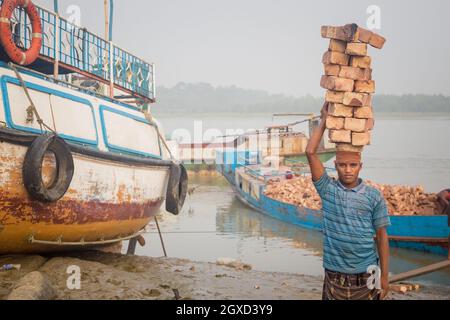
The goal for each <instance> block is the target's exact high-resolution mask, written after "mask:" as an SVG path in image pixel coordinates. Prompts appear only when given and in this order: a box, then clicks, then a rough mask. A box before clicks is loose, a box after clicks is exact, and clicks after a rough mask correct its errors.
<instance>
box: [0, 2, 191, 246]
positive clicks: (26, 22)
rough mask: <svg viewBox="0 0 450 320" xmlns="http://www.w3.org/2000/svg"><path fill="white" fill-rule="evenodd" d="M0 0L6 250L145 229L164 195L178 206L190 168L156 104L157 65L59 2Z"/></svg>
mask: <svg viewBox="0 0 450 320" xmlns="http://www.w3.org/2000/svg"><path fill="white" fill-rule="evenodd" d="M0 5H1V11H0V15H1V17H0V31H1V34H0V40H1V46H0V59H1V62H0V94H1V96H2V99H1V100H0V158H1V159H0V254H10V253H29V252H49V251H58V250H67V249H80V248H90V247H92V246H102V245H108V244H112V243H117V242H120V241H122V240H124V239H132V238H136V237H138V236H139V235H140V232H141V231H142V229H143V228H144V227H145V226H146V225H147V224H148V223H149V222H150V219H151V218H152V217H153V216H154V215H156V213H157V212H158V210H159V209H160V207H161V206H162V204H163V203H164V201H165V202H166V209H167V211H169V212H171V213H173V214H178V213H179V211H180V209H181V207H182V205H183V202H184V199H185V195H186V189H187V175H186V171H185V169H184V167H183V166H182V165H180V164H179V163H177V162H175V161H173V160H172V158H171V157H170V156H169V155H170V151H168V148H167V145H166V142H165V140H164V137H163V135H162V134H161V132H160V129H159V127H158V123H157V122H156V120H154V119H153V117H152V116H151V114H150V109H149V105H150V104H151V103H153V102H155V81H154V79H155V77H154V72H155V68H154V65H153V64H149V63H147V62H145V61H143V60H141V59H139V58H137V57H136V56H134V55H132V54H130V53H128V52H126V51H124V50H122V49H121V48H119V47H117V46H116V45H115V44H113V42H112V32H111V31H110V33H109V39H108V40H105V39H103V38H101V37H99V36H96V35H94V34H93V33H91V32H89V31H87V30H86V29H85V28H81V27H79V26H76V25H74V24H72V23H70V22H69V21H68V20H65V19H63V18H61V17H60V16H59V14H58V13H57V1H55V12H51V11H48V10H46V9H43V8H40V7H37V6H35V5H34V4H33V3H32V2H31V1H22V0H0ZM111 15H112V1H111ZM111 30H112V29H111ZM105 37H108V35H105Z"/></svg>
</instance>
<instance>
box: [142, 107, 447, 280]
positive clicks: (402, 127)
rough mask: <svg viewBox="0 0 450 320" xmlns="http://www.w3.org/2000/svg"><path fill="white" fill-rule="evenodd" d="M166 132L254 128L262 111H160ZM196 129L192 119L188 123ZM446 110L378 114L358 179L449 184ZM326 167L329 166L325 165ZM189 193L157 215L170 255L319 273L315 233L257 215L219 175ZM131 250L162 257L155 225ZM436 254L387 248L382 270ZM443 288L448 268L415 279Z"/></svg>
mask: <svg viewBox="0 0 450 320" xmlns="http://www.w3.org/2000/svg"><path fill="white" fill-rule="evenodd" d="M159 120H160V121H161V122H162V123H163V124H164V126H165V131H166V134H169V135H170V133H171V132H173V131H174V130H176V129H179V128H185V129H187V130H194V126H195V124H194V121H200V120H202V125H203V130H207V129H209V128H215V129H217V130H219V131H220V130H221V131H223V132H225V131H226V129H227V128H243V129H248V128H261V127H264V126H265V125H268V124H270V123H271V118H270V117H268V116H263V115H259V116H255V117H250V116H247V117H246V116H245V115H239V116H237V115H234V116H233V115H221V116H217V115H204V116H190V117H189V116H188V117H174V116H160V117H159ZM196 125H197V126H198V123H197V124H196ZM449 136H450V115H444V116H442V115H439V116H437V115H436V116H426V117H425V116H419V115H408V116H407V117H406V116H393V115H391V116H389V115H387V116H380V117H378V119H377V123H376V128H375V131H374V135H373V143H372V146H370V147H367V148H366V150H365V152H364V156H363V158H364V168H363V171H362V177H363V178H368V179H371V180H374V181H376V182H379V183H393V184H406V185H409V184H413V185H416V184H420V185H423V186H424V187H425V189H426V191H429V192H437V191H440V190H442V189H444V188H450V178H449V177H450V148H449V147H448V137H449ZM329 165H332V163H331V162H330V163H329ZM190 184H191V186H195V187H196V189H195V192H194V193H193V194H192V195H191V196H189V197H188V199H187V201H186V204H185V207H184V209H183V212H182V213H181V214H180V215H179V216H172V215H170V214H167V213H164V214H162V215H161V217H160V219H161V221H160V226H161V230H162V232H163V238H164V241H165V245H166V249H167V254H168V255H169V256H170V257H179V258H187V259H192V260H199V261H210V262H213V261H216V260H217V259H218V258H223V257H226V258H233V259H238V260H241V261H243V262H246V263H250V264H251V265H253V268H254V269H256V270H261V271H281V272H294V273H301V274H307V275H322V274H323V269H322V234H321V233H320V232H316V231H311V230H306V229H302V228H300V227H296V226H292V225H290V224H287V223H284V222H281V221H278V220H275V219H273V218H270V217H267V216H264V215H263V214H261V213H258V212H256V211H254V210H252V209H250V208H248V207H246V206H245V205H243V204H242V203H241V202H240V201H239V200H238V199H237V198H236V197H235V196H234V194H233V191H232V190H231V188H230V187H229V185H228V184H227V182H226V181H225V180H224V179H223V178H222V177H220V176H215V177H214V176H194V177H192V178H191V179H190ZM151 230H152V232H151V233H150V234H148V235H146V238H147V242H148V244H147V245H146V246H145V247H144V248H138V249H137V254H140V255H147V256H161V255H163V251H162V247H161V243H160V240H159V237H158V234H157V232H156V228H155V227H154V226H151ZM444 258H445V257H443V256H438V255H433V254H424V253H421V252H415V251H412V250H405V249H398V248H391V262H390V271H391V272H392V273H399V272H403V271H407V270H411V269H413V268H416V267H420V266H425V265H427V264H430V263H433V262H437V261H440V260H442V259H444ZM415 280H417V281H421V282H425V283H426V282H432V283H434V284H442V285H447V286H450V270H445V271H440V272H436V273H433V274H430V275H425V276H421V277H418V278H416V279H415Z"/></svg>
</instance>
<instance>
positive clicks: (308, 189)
mask: <svg viewBox="0 0 450 320" xmlns="http://www.w3.org/2000/svg"><path fill="white" fill-rule="evenodd" d="M264 194H265V195H266V196H268V197H269V198H272V199H275V200H278V201H281V202H286V203H290V204H293V205H296V206H298V207H306V208H310V209H315V210H319V209H321V208H322V201H321V200H320V197H319V194H318V193H317V191H316V189H315V187H314V185H313V183H312V181H311V178H310V177H296V178H295V179H291V180H280V179H274V180H270V181H269V182H268V183H267V185H266V190H265V192H264Z"/></svg>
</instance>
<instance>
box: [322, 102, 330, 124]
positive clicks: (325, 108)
mask: <svg viewBox="0 0 450 320" xmlns="http://www.w3.org/2000/svg"><path fill="white" fill-rule="evenodd" d="M329 105H330V104H329V103H328V102H325V103H324V104H323V107H322V110H320V118H321V119H322V120H323V121H325V120H327V117H328V107H329Z"/></svg>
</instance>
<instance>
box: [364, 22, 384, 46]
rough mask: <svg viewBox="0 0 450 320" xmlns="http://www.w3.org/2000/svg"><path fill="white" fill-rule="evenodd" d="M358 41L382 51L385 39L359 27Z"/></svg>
mask: <svg viewBox="0 0 450 320" xmlns="http://www.w3.org/2000/svg"><path fill="white" fill-rule="evenodd" d="M358 40H359V41H361V42H363V43H367V44H370V45H371V46H372V47H374V48H377V49H382V48H383V46H384V44H385V42H386V39H385V38H383V37H382V36H380V35H379V34H376V33H375V32H372V31H370V30H366V29H364V28H361V27H359V28H358Z"/></svg>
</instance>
